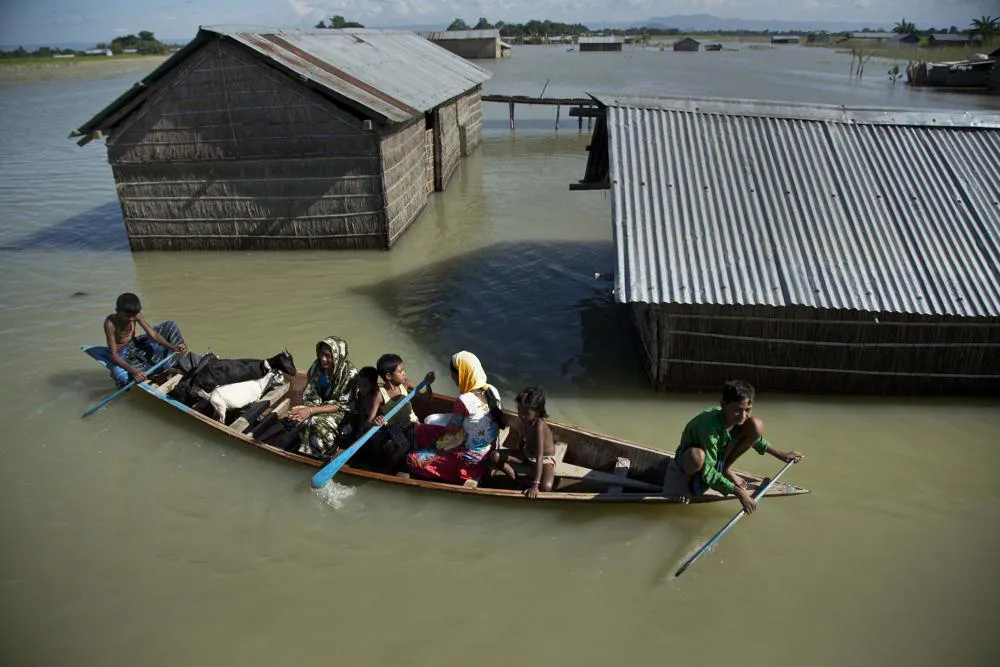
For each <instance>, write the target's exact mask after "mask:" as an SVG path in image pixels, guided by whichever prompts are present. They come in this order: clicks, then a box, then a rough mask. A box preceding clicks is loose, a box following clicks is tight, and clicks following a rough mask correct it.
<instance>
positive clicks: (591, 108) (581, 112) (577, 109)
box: [483, 95, 597, 130]
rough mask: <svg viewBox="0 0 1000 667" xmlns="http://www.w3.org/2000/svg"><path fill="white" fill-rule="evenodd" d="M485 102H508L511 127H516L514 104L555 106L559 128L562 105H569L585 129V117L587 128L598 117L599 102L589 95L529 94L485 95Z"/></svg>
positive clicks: (570, 112) (573, 114)
mask: <svg viewBox="0 0 1000 667" xmlns="http://www.w3.org/2000/svg"><path fill="white" fill-rule="evenodd" d="M483 102H501V103H506V104H507V105H508V108H509V110H510V129H512V130H513V129H514V105H516V104H527V105H530V106H550V107H552V106H554V107H555V108H556V129H557V130H558V129H559V114H560V112H561V111H562V107H564V106H566V107H569V115H570V117H574V116H575V117H576V119H577V125H578V127H579V128H580V129H581V130H582V129H583V119H584V118H586V119H587V129H588V130H589V129H590V124H591V122H592V119H593V118H596V117H597V102H595V101H594V100H593V99H591V98H589V97H528V96H527V95H483Z"/></svg>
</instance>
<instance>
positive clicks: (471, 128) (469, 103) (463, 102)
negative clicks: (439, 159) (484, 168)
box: [457, 86, 483, 157]
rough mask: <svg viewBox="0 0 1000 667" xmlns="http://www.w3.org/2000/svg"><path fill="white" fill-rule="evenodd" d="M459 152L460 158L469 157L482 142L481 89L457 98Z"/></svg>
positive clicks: (477, 88)
mask: <svg viewBox="0 0 1000 667" xmlns="http://www.w3.org/2000/svg"><path fill="white" fill-rule="evenodd" d="M457 104H458V126H459V129H460V133H459V150H460V152H461V154H462V157H469V156H470V155H472V151H474V150H476V147H477V146H478V145H479V144H480V143H482V140H483V97H482V87H481V86H477V87H476V89H475V90H473V91H470V92H469V93H468V94H466V95H463V96H462V97H460V98H458V100H457Z"/></svg>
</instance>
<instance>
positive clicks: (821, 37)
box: [806, 32, 833, 44]
mask: <svg viewBox="0 0 1000 667" xmlns="http://www.w3.org/2000/svg"><path fill="white" fill-rule="evenodd" d="M832 39H833V35H831V34H830V33H828V32H811V33H809V34H808V35H806V43H807V44H826V43H827V42H829V41H831V40H832Z"/></svg>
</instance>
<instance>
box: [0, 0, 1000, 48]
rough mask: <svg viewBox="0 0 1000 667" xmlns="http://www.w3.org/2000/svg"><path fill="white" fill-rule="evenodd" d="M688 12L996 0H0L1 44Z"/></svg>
mask: <svg viewBox="0 0 1000 667" xmlns="http://www.w3.org/2000/svg"><path fill="white" fill-rule="evenodd" d="M696 13H707V14H714V15H716V16H720V17H724V18H743V19H778V18H780V19H785V20H814V21H851V22H870V23H871V25H872V27H878V26H891V24H892V23H893V22H894V21H898V20H899V19H901V18H903V17H905V18H906V19H907V20H911V21H915V22H916V23H917V24H918V26H923V27H930V26H950V25H957V26H959V27H961V28H965V27H968V24H969V21H970V20H971V19H972V18H973V17H979V16H982V15H984V14H989V15H993V16H997V15H1000V0H795V1H794V2H790V1H789V0H491V1H489V2H486V1H477V0H450V1H449V0H444V1H440V0H169V1H168V0H132V1H131V2H129V1H128V0H126V1H124V2H123V1H122V0H0V44H7V45H10V44H22V43H23V44H55V43H64V42H93V43H96V42H98V41H107V40H110V39H111V38H112V37H115V36H117V35H121V34H127V33H135V32H138V31H140V30H151V31H153V32H154V33H155V34H156V36H157V37H161V38H164V39H168V38H170V39H187V38H190V37H193V36H194V34H195V32H196V31H197V29H198V26H199V25H219V24H240V25H267V26H280V27H311V26H312V25H314V24H315V23H316V21H317V20H319V19H320V18H324V17H330V16H332V15H334V14H341V15H343V16H346V17H347V18H348V19H352V20H356V21H360V22H362V23H364V24H365V25H367V26H369V27H388V26H394V25H432V24H438V25H440V26H441V27H444V26H445V25H447V24H448V23H449V22H451V20H452V19H453V18H455V17H462V18H464V19H465V20H466V21H475V20H476V19H477V18H478V17H479V16H485V17H487V18H488V19H490V20H491V21H496V20H498V19H503V20H505V21H509V22H520V21H526V20H528V19H532V18H539V19H543V18H549V19H552V20H560V21H567V22H575V21H581V22H583V23H587V22H594V21H613V22H619V21H633V20H634V21H641V20H643V19H647V18H649V17H652V16H669V15H671V14H696Z"/></svg>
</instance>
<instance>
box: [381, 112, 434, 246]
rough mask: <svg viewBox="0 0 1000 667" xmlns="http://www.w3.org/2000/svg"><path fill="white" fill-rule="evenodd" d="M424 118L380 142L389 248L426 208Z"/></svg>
mask: <svg viewBox="0 0 1000 667" xmlns="http://www.w3.org/2000/svg"><path fill="white" fill-rule="evenodd" d="M424 132H425V128H424V119H423V118H419V119H418V120H417V121H416V122H413V123H410V125H409V126H408V127H406V128H404V129H402V130H399V131H397V132H395V133H393V134H391V135H389V136H387V137H385V138H383V139H382V148H381V151H382V174H383V176H382V182H383V186H384V187H385V201H386V211H387V219H388V221H389V247H392V244H393V243H395V242H396V239H398V238H399V236H400V234H402V233H403V232H404V231H406V228H407V227H409V226H410V224H411V223H412V222H413V221H414V220H416V218H417V216H418V215H419V214H420V211H422V210H423V209H424V206H426V205H427V158H426V150H427V147H426V137H425V136H424Z"/></svg>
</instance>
